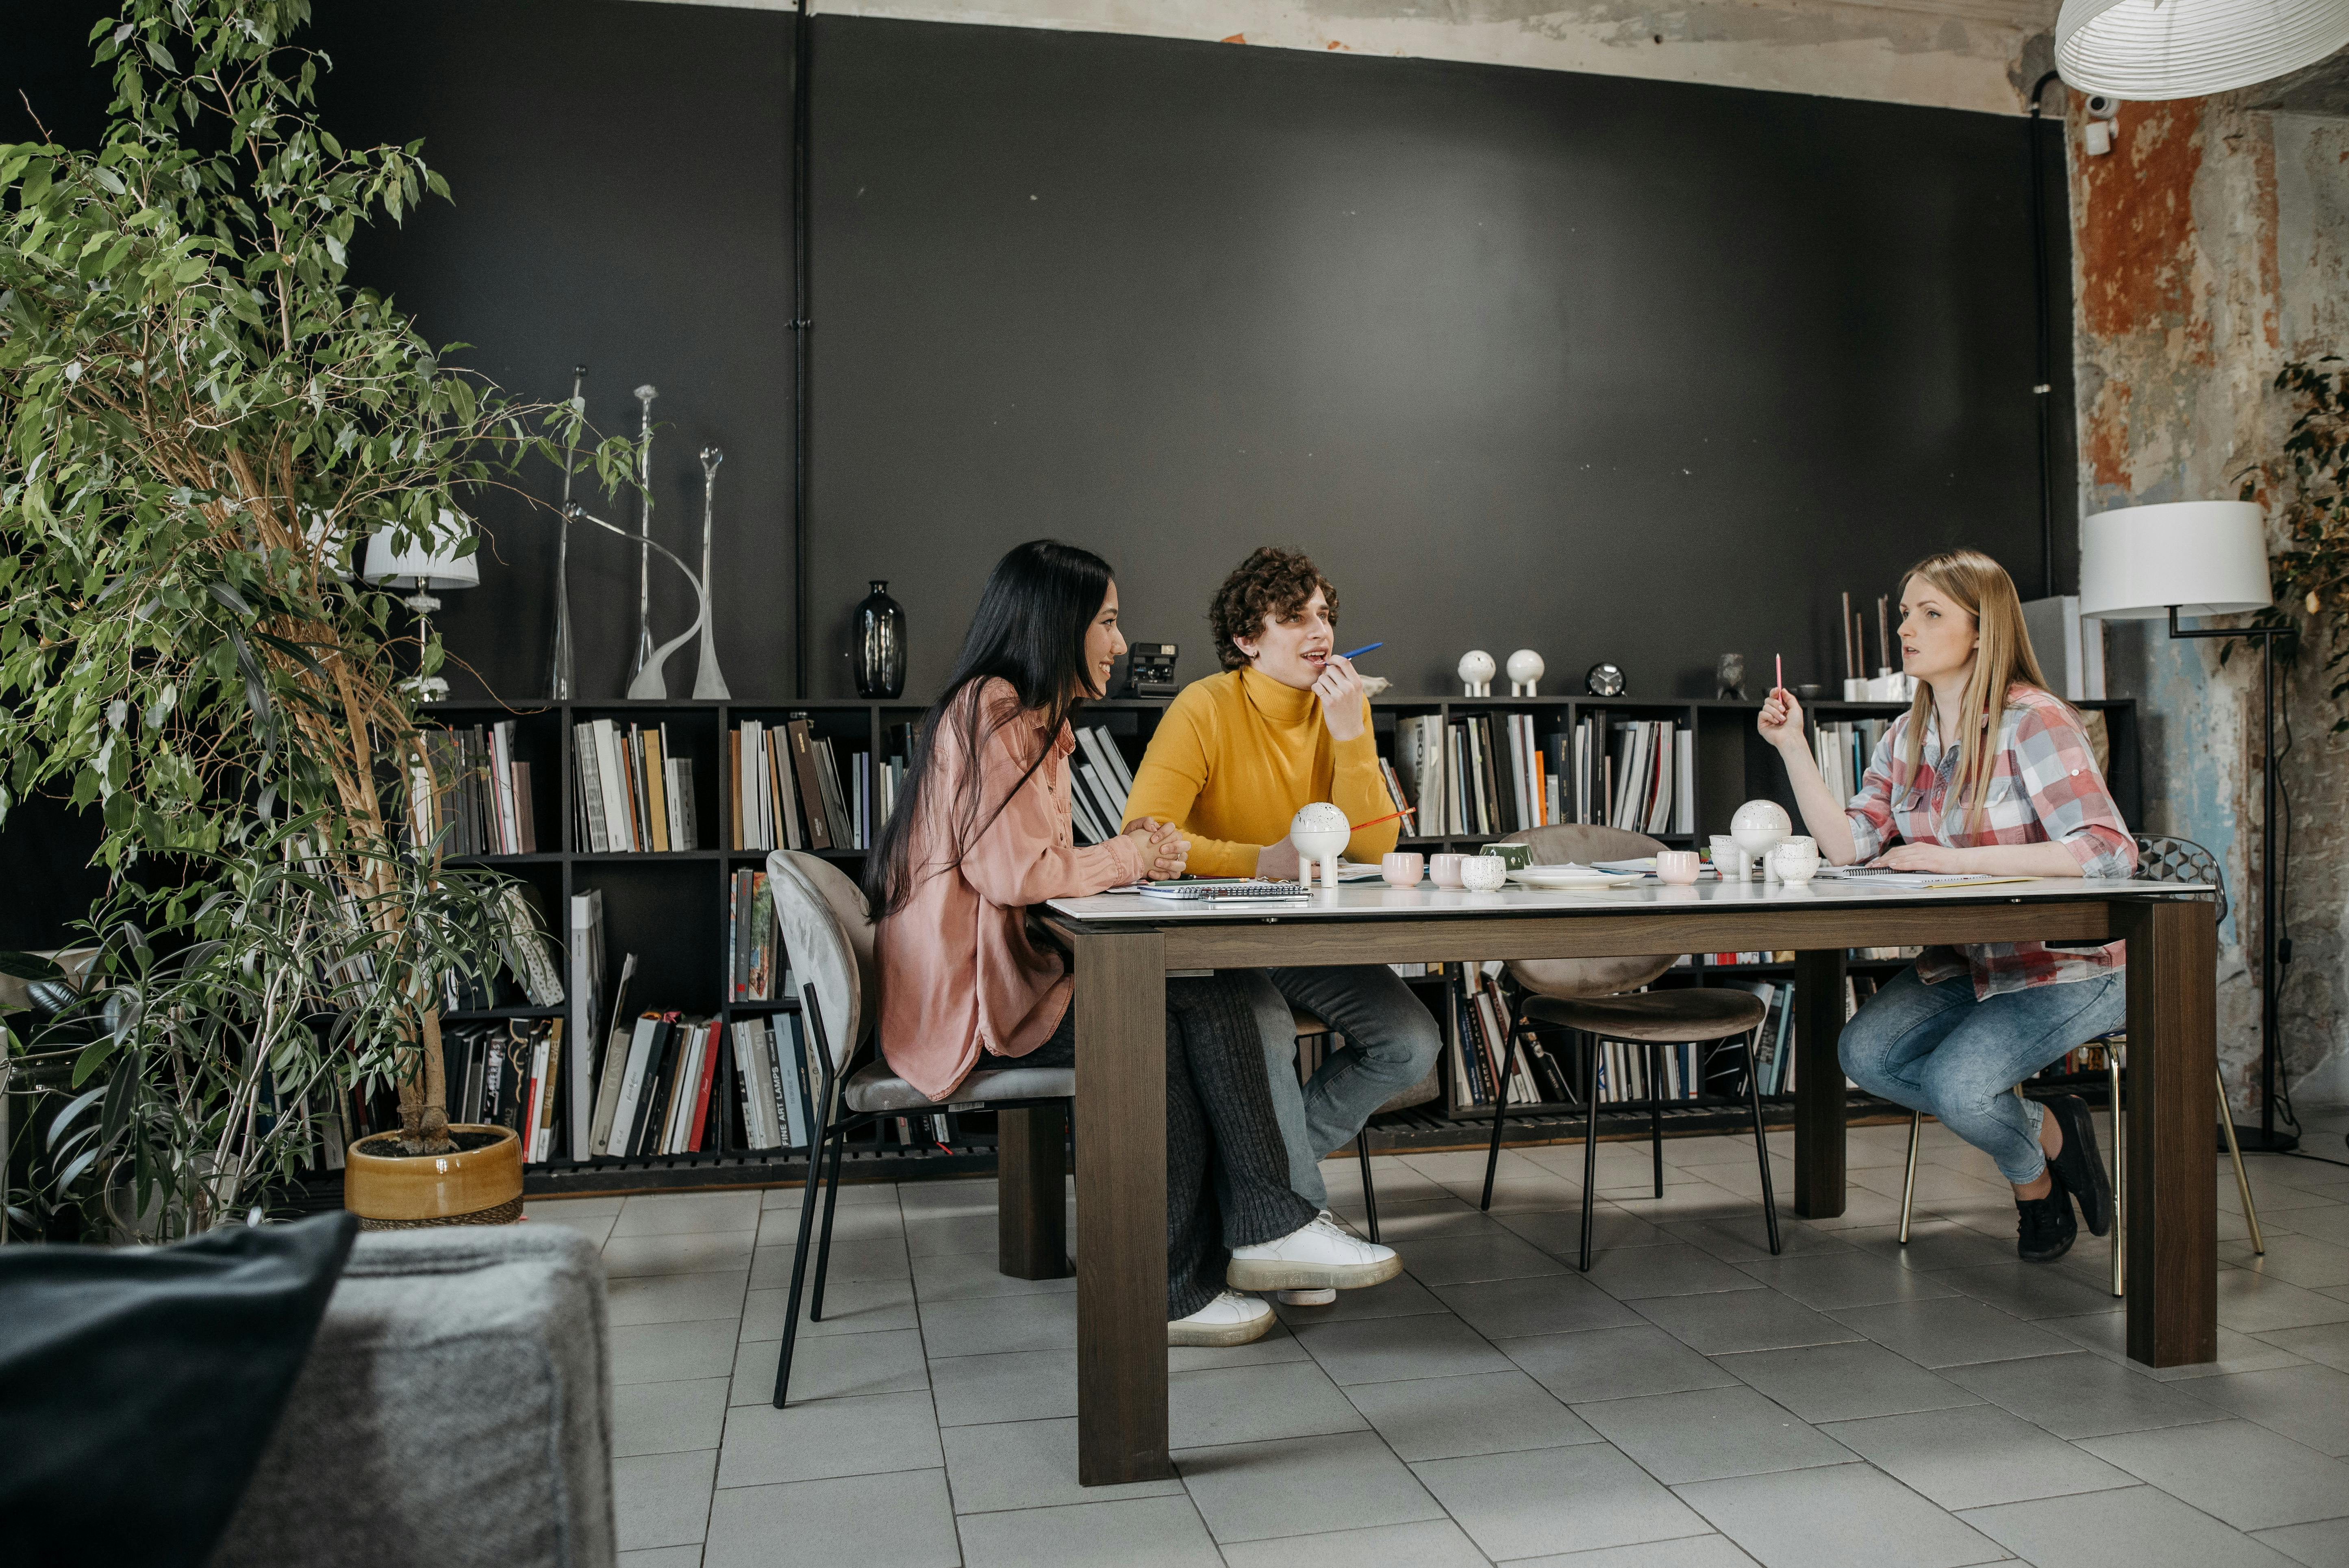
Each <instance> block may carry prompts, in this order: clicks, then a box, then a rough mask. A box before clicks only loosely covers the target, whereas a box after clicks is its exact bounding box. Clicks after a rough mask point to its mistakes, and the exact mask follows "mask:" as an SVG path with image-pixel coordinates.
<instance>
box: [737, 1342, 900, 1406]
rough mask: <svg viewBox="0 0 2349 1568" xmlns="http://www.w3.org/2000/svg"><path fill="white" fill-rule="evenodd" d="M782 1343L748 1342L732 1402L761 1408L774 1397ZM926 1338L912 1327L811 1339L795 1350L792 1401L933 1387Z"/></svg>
mask: <svg viewBox="0 0 2349 1568" xmlns="http://www.w3.org/2000/svg"><path fill="white" fill-rule="evenodd" d="M782 1347H783V1342H782V1341H781V1340H780V1339H753V1340H749V1341H746V1342H745V1343H744V1344H743V1345H741V1346H740V1347H739V1348H738V1350H737V1353H736V1357H735V1361H734V1392H733V1395H732V1396H731V1399H730V1402H731V1403H733V1404H737V1405H757V1404H763V1403H768V1402H771V1400H772V1399H773V1398H774V1387H775V1361H776V1357H777V1354H778V1353H779V1352H780V1351H781V1349H782ZM929 1386H930V1377H929V1370H928V1365H927V1363H926V1361H925V1360H924V1359H923V1356H922V1336H920V1335H919V1334H917V1333H916V1332H915V1331H914V1330H912V1329H910V1328H905V1329H898V1330H896V1331H895V1332H893V1333H884V1334H824V1335H812V1336H802V1338H800V1339H799V1340H797V1341H796V1342H795V1343H794V1345H793V1346H792V1386H791V1389H790V1398H791V1401H792V1404H794V1405H796V1404H798V1403H799V1402H800V1401H801V1400H802V1399H837V1398H847V1397H854V1396H857V1395H862V1394H906V1393H911V1392H913V1391H914V1390H916V1389H917V1388H927V1387H929Z"/></svg>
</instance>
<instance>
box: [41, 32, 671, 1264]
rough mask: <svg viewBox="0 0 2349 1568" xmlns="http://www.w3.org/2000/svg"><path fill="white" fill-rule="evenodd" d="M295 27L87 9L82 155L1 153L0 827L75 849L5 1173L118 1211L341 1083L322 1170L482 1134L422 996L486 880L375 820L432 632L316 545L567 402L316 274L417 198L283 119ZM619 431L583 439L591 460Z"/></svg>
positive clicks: (480, 470) (535, 447)
mask: <svg viewBox="0 0 2349 1568" xmlns="http://www.w3.org/2000/svg"><path fill="white" fill-rule="evenodd" d="M309 14H310V5H309V3H308V0H126V3H125V4H124V5H122V8H121V10H120V12H119V15H118V16H117V17H116V18H115V19H113V20H111V21H109V22H108V23H106V24H104V25H102V26H100V27H99V28H98V30H97V31H96V32H95V33H94V34H93V35H92V42H93V44H94V45H95V46H96V54H97V60H98V65H99V66H100V67H108V66H110V67H111V69H112V73H113V85H114V89H115V95H116V96H115V98H114V102H113V104H112V105H111V108H110V109H109V124H108V127H107V129H106V133H105V136H104V139H103V141H102V143H101V145H100V146H99V147H98V149H96V150H68V149H66V148H63V147H58V146H53V145H46V144H22V145H15V146H5V147H0V769H5V775H0V776H4V777H5V789H0V824H5V813H6V811H7V810H8V809H9V807H11V806H12V805H14V804H16V803H17V802H21V801H23V800H24V799H27V798H28V797H30V796H32V795H34V794H36V793H47V794H51V795H59V796H63V797H65V798H67V799H69V800H70V801H71V802H72V803H73V804H74V805H76V806H78V807H81V808H84V809H86V810H92V811H95V812H97V813H98V817H99V820H100V822H101V823H102V837H101V839H100V841H99V843H98V851H97V852H98V861H100V862H101V863H102V864H103V866H104V868H105V869H106V870H107V872H109V876H110V884H109V892H108V893H107V895H106V897H105V898H104V899H102V900H101V901H100V903H99V905H98V908H96V909H94V910H92V911H91V912H90V914H89V916H88V921H87V922H86V926H85V929H84V931H83V932H82V933H81V941H82V945H83V948H84V951H83V953H82V954H81V955H80V960H79V962H78V963H77V964H76V965H74V966H73V972H72V973H71V974H67V973H66V972H65V971H63V970H57V969H52V968H51V967H50V966H49V965H47V964H46V963H45V962H42V961H38V960H34V959H28V958H26V957H24V956H22V955H14V954H12V955H7V956H6V957H5V958H0V969H5V970H6V971H8V972H10V973H12V974H13V975H16V976H17V977H18V979H19V980H20V981H26V982H30V984H31V985H32V987H33V989H34V991H35V992H36V994H37V995H38V997H39V999H40V1000H41V1001H42V1002H43V1006H42V1007H41V1008H40V1009H39V1017H40V1019H41V1021H40V1022H39V1023H38V1025H37V1026H33V1027H30V1028H29V1029H28V1028H23V1027H20V1028H19V1029H18V1030H17V1031H16V1036H17V1037H16V1038H12V1040H11V1041H10V1049H11V1050H12V1051H13V1052H15V1053H16V1056H17V1061H18V1065H20V1066H23V1065H25V1064H27V1063H31V1064H35V1065H38V1064H47V1068H48V1070H47V1073H46V1075H45V1076H44V1075H39V1074H36V1075H35V1076H36V1079H37V1081H39V1082H40V1083H41V1084H42V1085H43V1086H44V1088H43V1093H42V1096H41V1105H40V1109H39V1113H38V1114H37V1115H36V1117H34V1118H33V1119H31V1124H30V1125H29V1126H28V1127H26V1128H24V1129H23V1130H22V1131H21V1132H20V1134H19V1136H29V1137H34V1138H36V1139H38V1140H40V1145H41V1147H40V1150H39V1153H40V1159H39V1161H37V1167H38V1169H39V1170H40V1171H42V1172H43V1173H44V1174H43V1176H42V1177H41V1179H40V1181H38V1182H36V1184H35V1187H34V1189H32V1190H27V1191H25V1192H24V1194H23V1196H24V1197H25V1199H26V1202H30V1203H32V1204H34V1205H35V1206H40V1205H72V1206H78V1207H79V1208H81V1209H82V1210H83V1211H84V1212H87V1213H88V1214H89V1215H90V1216H91V1217H92V1218H98V1219H101V1220H103V1219H105V1218H108V1217H110V1219H111V1221H112V1222H113V1223H114V1224H115V1225H116V1226H117V1227H118V1228H120V1227H128V1228H131V1229H134V1230H136V1231H138V1232H139V1233H142V1234H154V1233H167V1234H168V1233H184V1232H187V1231H189V1230H192V1229H200V1228H202V1227H204V1226H206V1225H209V1224H212V1223H218V1222H222V1220H224V1219H228V1218H234V1217H242V1215H243V1213H244V1212H246V1211H247V1209H248V1208H249V1207H250V1206H251V1205H253V1204H254V1203H255V1202H260V1201H262V1200H263V1199H264V1198H265V1196H266V1195H267V1194H268V1193H269V1192H270V1191H272V1189H273V1188H274V1187H276V1186H278V1185H279V1184H281V1183H283V1182H285V1181H287V1180H288V1179H290V1178H291V1177H292V1176H293V1175H294V1174H295V1172H296V1171H299V1170H300V1169H301V1168H302V1167H303V1166H304V1165H305V1164H306V1163H308V1161H309V1160H310V1158H311V1150H312V1140H313V1134H312V1131H311V1128H310V1125H309V1121H310V1113H311V1112H313V1111H315V1110H317V1109H322V1108H323V1107H324V1106H325V1105H326V1104H328V1103H331V1101H332V1099H333V1097H336V1096H337V1095H341V1094H345V1093H347V1092H348V1091H349V1090H350V1089H351V1088H360V1089H362V1090H368V1089H375V1088H381V1087H382V1086H384V1085H385V1084H387V1083H392V1084H397V1086H398V1103H399V1115H400V1127H399V1130H398V1132H397V1133H396V1134H390V1135H388V1141H387V1142H386V1143H385V1146H384V1147H375V1146H374V1144H373V1142H371V1143H370V1148H371V1149H372V1150H373V1152H374V1153H376V1154H378V1155H381V1156H384V1157H385V1158H384V1159H383V1160H382V1161H361V1160H359V1159H356V1158H355V1160H354V1171H355V1172H357V1171H362V1170H372V1169H374V1167H375V1165H376V1164H378V1163H380V1164H382V1165H384V1166H386V1167H388V1168H393V1167H397V1166H398V1162H399V1160H400V1159H401V1158H403V1157H405V1158H408V1159H409V1160H411V1161H417V1157H429V1158H424V1159H422V1160H421V1161H418V1163H417V1164H416V1165H414V1166H412V1167H411V1168H413V1169H419V1170H420V1169H421V1168H422V1167H425V1166H430V1165H433V1164H436V1163H437V1164H440V1165H442V1166H449V1165H451V1164H454V1165H458V1166H462V1165H465V1164H467V1163H468V1161H467V1160H466V1159H465V1158H464V1157H465V1156H467V1155H468V1154H469V1153H472V1152H475V1151H476V1150H473V1149H471V1148H469V1146H474V1145H481V1144H485V1143H492V1142H494V1141H495V1139H496V1134H495V1133H494V1132H493V1131H492V1130H486V1129H484V1130H464V1129H459V1130H457V1131H456V1133H455V1134H454V1135H453V1136H452V1132H451V1130H450V1126H449V1120H448V1114H447V1100H446V1097H445V1092H444V1085H443V1081H442V1078H443V1074H442V1066H441V1054H440V1037H439V1013H438V1009H439V1006H440V1000H441V997H442V995H443V994H444V985H445V982H446V981H447V979H448V976H449V975H450V973H451V972H452V971H456V970H470V971H472V972H474V973H476V974H479V973H483V972H487V971H493V970H494V968H495V966H496V965H497V964H498V962H499V960H498V956H497V955H498V953H499V950H500V945H501V940H500V939H501V936H502V934H506V933H505V932H504V931H503V929H502V920H503V919H504V916H503V915H502V913H501V911H502V903H501V900H500V897H499V892H500V888H499V879H498V878H497V877H496V876H495V875H494V874H492V873H491V872H485V871H482V870H479V869H469V868H460V867H452V866H450V865H447V864H445V863H443V861H442V860H441V856H440V847H439V844H438V841H436V840H435V839H434V837H433V835H432V834H431V832H430V830H429V824H427V825H426V826H425V827H424V830H422V831H419V830H418V823H417V821H416V820H415V819H414V818H412V817H411V814H410V810H409V808H410V804H411V802H413V801H415V800H417V799H419V798H423V792H425V791H429V790H430V789H432V788H433V787H434V786H435V784H436V782H437V781H436V780H435V779H433V778H432V776H431V763H430V761H429V758H428V756H427V752H426V748H424V747H423V746H421V745H420V744H419V714H418V702H419V698H418V695H417V690H416V687H415V686H414V685H413V684H412V682H413V677H414V676H417V675H419V674H429V673H430V672H431V671H433V670H434V669H435V668H437V667H438V666H439V665H440V662H441V656H442V655H441V650H440V645H439V643H438V640H437V639H433V638H429V637H424V638H421V639H419V637H418V636H417V635H416V634H414V633H413V632H411V631H409V629H408V623H407V621H406V619H405V617H404V616H402V615H401V614H399V613H398V610H397V608H396V606H395V603H394V602H393V601H392V600H391V598H390V597H389V596H388V594H387V593H382V592H379V591H378V590H376V589H374V588H372V587H370V585H369V584H367V583H366V582H364V581H362V580H360V578H359V577H358V575H357V572H356V570H355V562H354V559H353V552H355V551H359V550H363V549H364V548H365V545H366V542H367V539H368V538H369V536H370V535H372V534H375V533H377V532H379V531H391V532H392V533H393V534H394V535H395V542H397V543H398V544H400V545H402V546H403V547H405V546H412V545H416V544H419V543H422V542H428V541H431V540H434V539H436V538H438V537H440V534H441V532H442V531H445V530H446V529H448V528H449V527H450V523H451V520H455V519H460V518H461V516H462V513H463V510H464V504H463V503H464V500H465V497H466V496H467V495H468V494H470V493H471V491H472V490H474V489H475V488H476V487H479V486H481V485H486V484H494V483H501V482H506V483H511V482H512V480H513V477H514V476H515V474H516V472H517V467H518V465H520V464H521V463H523V461H524V460H525V459H531V458H534V457H535V458H544V459H549V460H551V461H554V462H556V463H564V462H568V461H571V460H573V459H572V456H571V454H572V451H573V449H574V446H575V443H576V438H577V435H578V417H579V416H578V410H577V409H576V408H575V407H572V406H571V405H569V404H567V403H563V404H552V405H547V404H529V403H523V402H519V401H516V400H512V399H510V398H507V397H504V396H503V395H502V394H501V393H500V392H499V391H498V390H497V389H496V388H495V387H492V386H491V385H489V384H488V383H487V382H485V381H484V380H482V379H481V377H477V376H473V375H470V374H468V373H466V372H463V371H460V370H458V369H455V368H452V367H451V366H448V365H445V364H443V363H442V362H441V360H440V356H438V355H436V354H435V353H434V352H433V350H432V349H431V348H430V347H429V346H428V345H427V343H426V342H425V341H424V339H423V338H422V337H421V336H420V335H419V333H418V331H417V329H416V327H415V325H413V324H412V323H411V322H410V321H409V319H408V318H407V317H406V316H404V315H401V314H400V313H399V312H398V310H397V309H395V308H394V307H393V305H392V304H391V303H390V302H389V301H388V300H386V299H383V298H381V297H380V296H378V294H374V293H372V292H370V291H368V290H367V289H365V288H361V287H358V286H357V285H355V284H353V283H352V282H351V281H350V280H349V278H348V277H347V265H346V247H347V245H348V244H349V243H350V242H351V239H352V236H353V234H354V233H355V232H357V229H358V228H359V226H360V225H361V224H363V223H367V222H373V221H377V220H378V219H379V218H383V217H388V218H390V219H392V220H393V221H395V222H397V221H398V220H399V219H400V217H401V215H402V214H403V213H404V212H406V211H409V209H411V208H412V207H414V206H415V205H416V203H417V202H418V201H420V200H422V199H423V198H424V197H425V196H426V194H427V193H433V194H441V195H445V194H446V188H445V186H444V185H443V184H442V182H441V181H440V177H439V176H438V175H437V174H435V173H433V172H432V171H431V170H429V169H428V168H427V167H426V165H425V164H424V162H423V161H422V160H420V159H419V157H418V155H417V147H416V146H415V145H414V144H411V145H409V146H407V147H404V148H403V147H395V146H383V147H374V148H367V149H356V148H347V147H345V146H344V145H343V144H342V143H340V142H338V141H337V140H336V139H335V138H334V137H333V136H332V135H331V134H329V133H328V132H327V130H326V129H325V128H324V127H322V126H321V125H320V124H319V123H318V121H317V119H316V112H315V108H316V106H315V99H314V98H313V93H312V88H313V86H314V83H315V81H316V76H317V73H318V72H319V71H320V70H321V69H323V68H325V67H326V62H325V61H324V60H323V59H322V58H321V57H318V56H316V54H315V53H314V52H312V51H308V50H305V49H303V48H300V47H298V46H295V45H293V44H292V43H291V42H289V40H290V39H291V38H292V37H293V36H294V34H295V31H296V29H298V28H299V27H300V26H301V25H302V24H303V23H304V22H305V21H306V20H307V19H308V16H309ZM631 455H632V454H631V450H630V449H629V448H628V446H627V445H626V443H625V442H622V441H618V440H611V441H605V442H601V443H598V444H596V445H595V446H594V447H593V449H592V450H591V453H590V460H591V461H592V464H593V466H594V469H595V472H596V473H597V474H599V475H600V477H601V478H602V480H603V481H604V483H605V485H606V487H607V488H616V487H619V486H622V485H625V484H626V483H627V482H628V472H629V468H630V462H631ZM444 542H445V541H444ZM22 1017H23V1016H22V1015H20V1016H19V1018H20V1023H21V1021H22ZM19 1081H20V1084H21V1082H22V1078H21V1077H20V1080H19ZM505 1137H506V1139H507V1140H509V1141H510V1140H511V1135H510V1134H507V1135H505ZM355 1152H356V1151H355ZM508 1153H509V1155H511V1154H512V1151H511V1150H509V1151H508ZM452 1157H454V1158H453V1159H452ZM471 1164H472V1166H473V1167H474V1168H475V1169H476V1170H477V1171H478V1170H480V1169H481V1166H482V1164H483V1161H481V1160H474V1161H471ZM506 1164H508V1165H510V1166H511V1177H510V1178H509V1177H507V1176H505V1175H497V1176H495V1177H494V1178H493V1181H492V1184H493V1185H496V1184H499V1183H502V1184H504V1185H506V1186H511V1188H512V1194H511V1195H512V1196H518V1195H519V1191H520V1188H519V1181H520V1163H519V1160H518V1158H509V1159H508V1160H507V1161H506ZM358 1181H359V1177H358V1176H357V1175H356V1174H355V1176H354V1189H353V1191H354V1199H355V1201H354V1203H353V1206H354V1207H357V1208H360V1210H361V1212H362V1213H363V1214H365V1213H367V1212H368V1211H367V1207H366V1206H365V1205H364V1203H363V1202H359V1201H357V1182H358ZM484 1191H485V1190H484ZM109 1192H111V1194H112V1198H113V1201H112V1202H111V1203H110V1204H109V1202H108V1194H109ZM17 1196H18V1194H17V1193H15V1192H12V1193H11V1197H12V1199H15V1198H16V1197H17ZM452 1201H453V1202H459V1203H460V1206H461V1205H462V1204H467V1203H475V1202H477V1201H480V1203H479V1206H480V1207H481V1208H484V1209H489V1210H495V1209H496V1208H497V1207H498V1206H499V1203H498V1202H489V1201H483V1191H474V1192H472V1194H471V1196H468V1197H462V1198H460V1199H457V1200H450V1198H448V1196H447V1195H446V1194H445V1193H444V1194H443V1196H442V1197H441V1199H440V1200H439V1202H440V1206H441V1207H442V1208H443V1209H445V1208H446V1207H447V1206H448V1204H449V1203H450V1202H452ZM501 1201H502V1200H501ZM392 1207H394V1208H395V1209H396V1208H398V1203H397V1202H394V1203H393V1204H392ZM378 1217H381V1218H389V1219H398V1218H402V1217H406V1216H403V1215H400V1214H398V1213H394V1214H388V1215H381V1216H378ZM441 1217H444V1218H445V1217H446V1215H445V1214H444V1215H442V1216H441Z"/></svg>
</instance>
